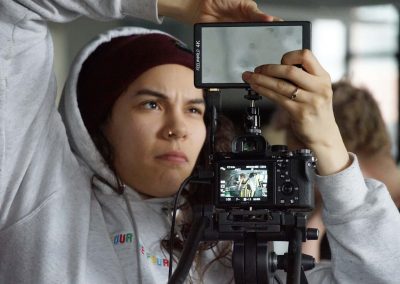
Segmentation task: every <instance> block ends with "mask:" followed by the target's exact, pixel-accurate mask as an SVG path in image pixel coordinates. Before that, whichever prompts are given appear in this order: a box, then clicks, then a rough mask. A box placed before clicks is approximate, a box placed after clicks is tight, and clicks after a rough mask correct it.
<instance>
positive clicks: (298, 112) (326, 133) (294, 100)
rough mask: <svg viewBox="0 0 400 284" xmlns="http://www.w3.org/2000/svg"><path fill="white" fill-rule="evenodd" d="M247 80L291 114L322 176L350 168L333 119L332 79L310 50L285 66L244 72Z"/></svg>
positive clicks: (287, 57) (284, 60)
mask: <svg viewBox="0 0 400 284" xmlns="http://www.w3.org/2000/svg"><path fill="white" fill-rule="evenodd" d="M295 65H298V66H302V67H303V68H299V67H296V66H295ZM243 80H244V81H246V82H247V83H249V84H250V87H251V88H252V89H253V90H254V91H255V92H257V93H258V94H260V95H262V96H265V97H267V98H269V99H271V100H272V101H274V102H276V103H277V104H278V105H279V106H281V107H282V108H284V109H285V110H286V111H287V112H288V114H289V119H290V126H291V128H292V131H293V133H294V135H295V136H296V137H297V138H298V139H299V140H300V141H301V142H302V143H303V144H304V145H305V146H306V147H307V148H310V149H311V150H312V151H313V152H314V154H315V155H316V157H317V159H318V162H317V169H318V172H319V174H321V175H329V174H333V173H336V172H339V171H341V170H343V169H344V168H346V167H347V166H348V164H349V155H348V153H347V150H346V148H345V146H344V143H343V140H342V137H341V135H340V132H339V128H338V126H337V124H336V122H335V118H334V115H333V108H332V88H331V80H330V76H329V74H328V73H327V72H326V71H325V70H324V69H323V68H322V67H321V65H320V64H319V62H318V61H317V59H316V58H315V57H314V55H313V54H312V52H311V51H310V50H299V51H292V52H289V53H287V54H285V55H284V56H283V58H282V64H267V65H262V66H259V67H257V68H256V69H255V70H254V72H244V73H243Z"/></svg>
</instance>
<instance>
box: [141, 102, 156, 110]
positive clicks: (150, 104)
mask: <svg viewBox="0 0 400 284" xmlns="http://www.w3.org/2000/svg"><path fill="white" fill-rule="evenodd" d="M143 106H144V108H146V109H160V107H159V106H158V104H157V103H156V102H153V101H148V102H144V103H143Z"/></svg>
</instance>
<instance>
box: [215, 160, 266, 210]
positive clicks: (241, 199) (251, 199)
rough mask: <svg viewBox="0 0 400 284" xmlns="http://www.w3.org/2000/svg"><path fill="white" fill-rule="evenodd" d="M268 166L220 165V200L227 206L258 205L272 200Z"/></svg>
mask: <svg viewBox="0 0 400 284" xmlns="http://www.w3.org/2000/svg"><path fill="white" fill-rule="evenodd" d="M271 188H272V175H271V171H270V169H268V165H266V164H263V165H262V164H257V165H238V164H231V165H219V180H218V195H219V196H218V200H219V203H220V204H226V205H249V206H251V205H257V204H265V203H269V202H270V201H271V199H272V196H271V195H272V194H271V190H270V189H271Z"/></svg>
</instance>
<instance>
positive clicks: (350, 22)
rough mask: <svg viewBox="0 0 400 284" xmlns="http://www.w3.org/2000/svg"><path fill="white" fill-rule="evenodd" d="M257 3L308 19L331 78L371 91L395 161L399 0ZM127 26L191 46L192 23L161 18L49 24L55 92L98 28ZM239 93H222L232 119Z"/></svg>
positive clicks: (275, 137)
mask: <svg viewBox="0 0 400 284" xmlns="http://www.w3.org/2000/svg"><path fill="white" fill-rule="evenodd" d="M257 3H258V5H259V7H260V8H261V9H262V10H264V11H265V12H267V13H269V14H272V15H275V16H278V17H280V18H282V19H284V20H293V21H294V20H300V21H302V20H304V21H310V22H311V23H312V50H313V52H314V53H315V54H316V56H317V58H318V59H319V61H320V62H321V64H322V65H323V66H324V68H325V69H326V70H327V71H328V72H329V73H330V75H331V78H332V81H337V80H340V79H342V78H348V79H350V80H351V81H352V82H353V83H354V84H356V85H357V86H362V87H365V88H368V89H369V90H370V91H371V92H372V94H373V95H374V97H375V98H376V100H377V101H378V103H379V106H380V108H381V110H382V113H383V115H384V119H385V122H386V125H387V127H388V130H389V132H390V135H391V138H392V142H393V149H392V150H393V151H392V152H393V156H394V157H395V158H396V159H397V161H399V153H400V151H399V149H400V139H399V134H400V130H399V111H400V104H399V95H400V91H399V78H400V77H399V68H400V67H399V66H400V64H399V62H400V55H399V46H400V35H399V29H400V28H399V27H400V21H399V13H400V3H399V0H391V1H389V0H388V1H387V0H368V1H365V0H364V1H362V0H318V1H317V0H312V1H311V0H308V1H300V0H268V1H265V0H263V1H261V0H259V1H257ZM126 25H138V26H144V27H148V28H155V29H161V30H164V31H167V32H169V33H171V34H173V35H175V36H176V37H178V38H180V39H182V40H183V41H185V42H186V43H187V44H188V45H189V46H192V45H193V44H192V35H193V31H192V27H191V26H189V25H186V26H184V25H181V24H178V23H176V22H174V21H172V20H170V19H165V20H164V24H163V25H157V24H154V23H150V22H147V21H141V20H132V19H126V20H123V21H113V22H101V23H99V22H97V21H96V22H95V21H92V20H90V19H86V18H80V19H78V20H76V21H74V22H72V23H69V24H62V25H60V24H51V32H52V35H53V38H54V44H55V46H54V47H55V55H56V60H55V71H56V75H57V80H58V84H59V93H61V91H62V86H63V84H64V81H65V79H66V77H67V75H68V74H67V73H68V68H69V66H70V64H71V62H72V61H73V58H74V57H75V55H76V53H77V52H78V51H79V50H80V49H81V48H82V47H83V45H84V44H85V43H87V42H88V40H90V39H91V38H93V37H94V36H95V35H96V34H98V33H100V32H102V31H105V30H108V29H110V28H113V27H116V26H126ZM243 95H245V92H244V91H240V90H224V91H223V96H222V104H223V108H224V111H226V113H227V114H229V115H230V116H231V117H241V116H240V115H239V116H238V115H236V114H237V113H239V112H240V113H243V112H244V110H245V108H246V107H247V105H248V102H247V101H246V100H244V99H243ZM226 97H229V100H226ZM260 108H261V111H262V114H263V116H262V117H261V118H262V125H266V126H267V125H268V122H269V119H270V115H271V114H272V112H273V110H274V105H273V104H272V103H270V102H268V101H266V100H262V102H260ZM237 123H241V122H239V121H237ZM360 127H362V126H360ZM266 131H267V132H266V133H267V134H266V136H267V137H266V138H267V140H268V141H269V142H270V143H271V144H279V143H280V142H281V141H279V140H280V137H279V134H278V133H270V132H268V130H266Z"/></svg>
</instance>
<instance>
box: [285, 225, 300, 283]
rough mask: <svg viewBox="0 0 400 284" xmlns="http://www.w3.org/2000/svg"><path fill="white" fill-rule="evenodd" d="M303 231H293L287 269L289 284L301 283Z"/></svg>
mask: <svg viewBox="0 0 400 284" xmlns="http://www.w3.org/2000/svg"><path fill="white" fill-rule="evenodd" d="M301 243H302V233H301V230H300V229H298V228H296V229H294V230H293V235H292V238H291V240H290V242H289V250H288V267H287V281H286V283H287V284H298V283H300V274H301Z"/></svg>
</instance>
